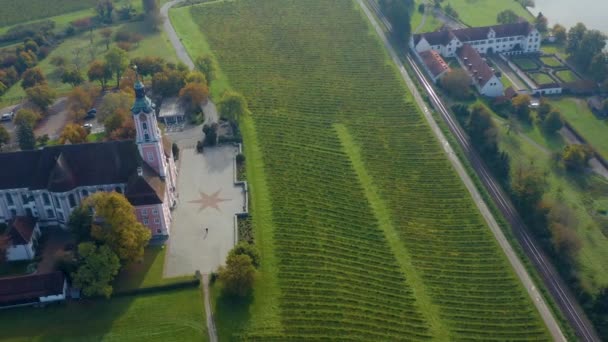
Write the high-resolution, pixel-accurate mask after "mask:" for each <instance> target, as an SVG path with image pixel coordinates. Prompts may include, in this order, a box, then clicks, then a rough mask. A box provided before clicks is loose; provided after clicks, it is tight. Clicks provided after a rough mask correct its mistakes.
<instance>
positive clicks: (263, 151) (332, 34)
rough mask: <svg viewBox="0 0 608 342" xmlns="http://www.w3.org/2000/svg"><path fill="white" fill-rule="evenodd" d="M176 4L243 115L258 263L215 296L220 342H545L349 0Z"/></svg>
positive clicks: (543, 333) (523, 295)
mask: <svg viewBox="0 0 608 342" xmlns="http://www.w3.org/2000/svg"><path fill="white" fill-rule="evenodd" d="M190 10H191V11H192V12H191V15H190V17H186V16H182V17H180V18H182V19H184V20H192V19H193V20H195V22H196V23H197V24H198V26H199V29H200V31H201V32H202V34H203V36H204V37H205V42H206V45H207V46H205V47H204V48H201V50H204V49H207V48H208V49H210V50H211V51H212V52H213V53H214V56H215V57H216V58H217V60H218V62H219V64H220V67H221V69H222V71H223V75H224V77H226V80H223V82H226V83H225V84H230V85H231V86H232V87H233V88H234V89H235V90H237V91H239V92H241V93H243V94H244V95H245V96H246V98H247V99H248V102H249V107H250V109H251V115H250V116H246V117H244V118H241V120H240V121H241V129H242V131H243V137H244V145H245V154H246V156H247V160H248V165H250V167H248V169H247V179H248V180H249V181H250V184H251V195H252V202H251V203H252V207H251V211H252V213H253V224H254V229H255V240H256V243H257V244H258V245H259V247H260V250H261V254H262V265H261V271H260V276H259V278H258V280H257V281H256V286H255V289H254V295H253V297H252V298H251V299H250V300H248V301H246V303H245V304H248V305H249V306H248V309H247V310H239V312H238V314H235V315H230V314H228V313H230V312H234V310H233V311H231V310H229V309H228V308H226V306H230V305H231V304H230V303H226V302H223V301H220V300H217V302H216V305H219V306H220V308H219V310H218V311H217V312H220V313H224V314H219V315H218V316H216V318H217V319H218V324H217V325H218V327H219V328H220V330H221V331H224V332H225V333H224V336H221V337H220V338H222V339H226V340H230V339H237V338H243V339H257V340H327V339H339V340H349V339H359V340H370V341H381V340H429V339H435V340H466V341H470V340H490V339H494V340H549V337H548V335H547V332H546V329H545V328H544V326H543V324H542V321H541V320H540V319H539V317H538V315H537V313H536V311H535V309H534V306H533V305H532V303H531V300H530V299H529V297H528V296H527V294H526V292H525V291H524V289H523V288H522V286H521V284H520V283H519V281H518V279H517V278H516V276H515V275H514V273H513V272H512V270H511V269H510V266H509V265H508V263H507V262H506V260H505V258H504V256H503V255H502V253H501V252H500V250H499V248H498V246H497V244H496V242H495V241H494V238H493V236H492V234H491V233H490V231H489V229H488V228H487V226H486V225H485V223H484V221H483V219H482V217H481V215H480V214H479V212H478V211H477V208H476V207H475V204H474V203H473V201H472V199H471V198H470V195H469V194H468V193H467V192H466V189H465V187H464V186H463V185H462V183H461V181H460V179H459V178H458V177H457V175H456V173H455V172H454V171H453V169H452V168H451V166H450V164H449V162H448V161H447V159H446V156H445V154H444V153H443V151H442V149H441V146H440V145H439V143H438V142H437V141H436V139H435V137H434V136H433V135H432V133H431V131H430V129H429V127H428V125H427V123H426V122H425V121H424V119H423V117H422V115H421V113H420V110H419V108H417V107H416V106H415V105H414V103H413V102H412V100H411V98H410V95H409V94H408V93H407V90H406V88H405V86H404V84H403V82H401V81H400V79H399V78H398V76H397V70H396V69H395V68H394V66H393V65H392V64H390V62H389V60H388V58H387V57H388V56H387V54H386V52H385V51H384V50H383V48H382V46H381V44H380V42H379V40H378V39H377V37H376V36H375V35H374V33H373V31H372V30H371V28H370V26H369V23H367V21H366V19H365V18H364V16H363V14H362V13H361V11H360V9H359V8H357V7H356V5H355V3H354V2H353V1H350V0H334V1H331V2H330V1H326V0H308V1H299V0H240V1H235V2H228V1H225V2H213V3H209V4H203V5H197V6H193V7H192V8H191V9H190ZM176 18H177V17H175V16H174V15H173V16H172V19H174V20H175V19H176ZM181 27H182V28H180V27H179V26H178V33H179V34H180V36H181V37H182V40H186V38H184V37H188V35H190V37H200V35H198V34H194V35H192V33H190V32H183V34H184V35H182V32H181V30H182V29H183V28H187V27H192V25H191V24H187V25H186V24H183V23H182V26H181ZM196 46H197V42H196V41H190V42H187V41H186V47H187V48H188V49H192V48H193V47H194V49H197V48H196ZM222 320H230V322H228V323H227V322H224V321H222ZM226 333H228V334H229V335H228V336H226V335H225V334H226Z"/></svg>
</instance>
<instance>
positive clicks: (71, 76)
mask: <svg viewBox="0 0 608 342" xmlns="http://www.w3.org/2000/svg"><path fill="white" fill-rule="evenodd" d="M61 82H62V83H67V84H71V85H72V87H75V86H77V85H80V84H82V82H84V77H82V75H81V74H80V71H78V69H76V68H67V69H63V72H62V73H61Z"/></svg>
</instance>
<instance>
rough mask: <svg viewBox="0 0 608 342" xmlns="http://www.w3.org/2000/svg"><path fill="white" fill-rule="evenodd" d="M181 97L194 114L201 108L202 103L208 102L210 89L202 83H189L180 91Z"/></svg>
mask: <svg viewBox="0 0 608 342" xmlns="http://www.w3.org/2000/svg"><path fill="white" fill-rule="evenodd" d="M179 97H180V98H181V100H182V101H183V102H184V104H185V105H186V107H187V108H188V110H189V111H190V112H192V111H195V110H196V109H197V108H200V105H201V103H203V102H205V101H207V98H208V97H209V88H207V86H206V85H205V84H201V83H188V84H186V85H185V86H184V87H183V88H182V89H181V90H180V91H179Z"/></svg>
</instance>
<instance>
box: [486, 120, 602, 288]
mask: <svg viewBox="0 0 608 342" xmlns="http://www.w3.org/2000/svg"><path fill="white" fill-rule="evenodd" d="M495 120H496V121H497V124H498V126H499V128H500V135H501V138H500V144H501V148H502V149H504V150H506V151H507V152H508V153H509V155H510V156H511V158H512V165H511V167H512V169H513V170H515V169H516V168H517V166H518V165H521V164H527V163H530V162H531V161H534V165H536V166H537V167H540V168H541V169H543V170H546V171H548V172H547V177H546V179H547V181H548V183H549V189H548V192H547V195H546V197H545V199H547V200H555V199H557V198H559V199H560V201H565V202H566V204H567V205H568V206H569V207H570V208H572V209H573V210H574V211H575V212H576V214H577V218H578V221H579V225H578V227H579V229H578V230H577V235H578V236H579V237H580V239H581V241H582V242H583V248H582V250H581V252H580V254H579V256H578V267H579V268H580V277H581V279H582V283H583V285H584V286H586V287H587V288H588V289H589V290H590V291H591V292H592V293H595V292H596V291H597V290H598V289H599V288H601V287H602V286H607V285H608V268H607V265H608V239H607V238H606V237H605V236H604V235H603V234H602V232H601V228H600V227H599V225H598V222H596V221H595V220H594V217H593V216H592V212H591V211H592V208H593V207H594V206H601V205H602V204H603V203H599V202H598V201H599V198H598V197H596V196H595V195H592V194H590V193H589V191H588V190H587V189H586V188H585V187H583V185H581V184H580V183H579V182H578V181H577V179H576V178H572V177H570V176H568V175H567V174H566V173H564V172H563V171H562V170H559V169H556V168H555V167H554V166H553V162H552V160H551V159H552V158H551V152H558V151H561V150H562V149H563V147H564V146H565V142H564V140H563V139H562V138H561V137H560V136H554V137H548V136H547V135H546V134H544V133H542V132H541V131H540V130H539V128H538V127H537V126H530V125H522V126H521V128H520V133H519V134H516V133H513V132H512V133H510V134H508V135H507V134H506V130H507V128H506V125H505V122H504V120H503V119H502V118H499V117H498V116H495ZM524 135H525V136H527V137H528V138H527V139H526V138H524V137H523V136H524ZM590 202H591V203H590ZM595 202H597V203H595Z"/></svg>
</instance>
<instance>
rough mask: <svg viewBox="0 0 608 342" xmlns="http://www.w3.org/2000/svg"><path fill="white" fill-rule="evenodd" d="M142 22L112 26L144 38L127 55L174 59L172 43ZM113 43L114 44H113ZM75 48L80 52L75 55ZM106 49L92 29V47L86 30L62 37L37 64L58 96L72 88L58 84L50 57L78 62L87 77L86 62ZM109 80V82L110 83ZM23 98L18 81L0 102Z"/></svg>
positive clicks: (59, 79) (98, 57)
mask: <svg viewBox="0 0 608 342" xmlns="http://www.w3.org/2000/svg"><path fill="white" fill-rule="evenodd" d="M144 25H145V24H144V23H143V22H141V21H140V22H133V23H128V24H121V25H118V26H114V27H113V30H114V32H117V31H119V30H127V31H130V32H137V33H141V34H142V35H143V36H144V39H143V40H142V41H141V42H140V43H139V44H138V46H134V48H133V49H132V50H131V51H129V56H130V57H131V58H132V57H138V56H159V57H163V58H165V59H166V60H167V61H170V62H177V56H176V54H175V50H174V49H173V46H172V45H171V43H170V42H169V41H168V38H167V37H166V36H165V34H164V32H163V33H150V32H148V30H146V28H145V26H144ZM112 44H113V43H112ZM75 51H80V53H79V54H78V56H77V55H76V53H75ZM105 52H106V48H105V43H104V42H103V40H102V38H101V36H100V34H99V30H95V31H93V45H92V48H91V44H90V36H89V34H88V33H82V34H79V35H77V36H74V37H70V38H67V39H65V40H64V41H63V42H62V43H61V44H60V45H59V46H57V47H56V48H55V49H54V50H53V51H52V52H51V53H50V55H49V56H47V57H46V58H45V59H44V60H42V61H41V62H40V63H39V65H38V67H40V68H41V69H42V71H43V72H44V74H45V76H46V78H47V81H48V83H49V85H50V86H51V87H52V88H53V89H55V90H56V91H57V93H58V94H59V95H60V96H61V95H64V94H66V93H67V92H69V91H70V90H71V89H72V86H71V85H69V84H64V83H61V75H60V72H59V68H57V67H56V66H54V65H52V64H51V60H52V58H53V57H55V56H61V57H64V58H66V60H67V61H68V65H78V66H79V68H80V69H81V70H83V75H85V78H86V70H87V66H88V64H89V63H90V62H91V61H92V60H94V59H103V55H104V54H105ZM113 84H114V83H113V82H110V85H113ZM23 97H25V91H24V90H23V89H22V88H21V84H20V83H19V82H18V83H16V84H14V85H13V86H12V87H11V88H9V90H8V91H7V92H6V93H5V94H4V95H3V96H2V97H1V98H0V105H2V106H5V105H10V104H14V103H16V102H19V101H20V100H21V98H23Z"/></svg>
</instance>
